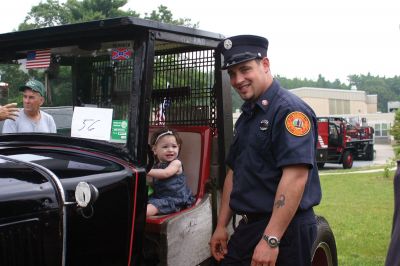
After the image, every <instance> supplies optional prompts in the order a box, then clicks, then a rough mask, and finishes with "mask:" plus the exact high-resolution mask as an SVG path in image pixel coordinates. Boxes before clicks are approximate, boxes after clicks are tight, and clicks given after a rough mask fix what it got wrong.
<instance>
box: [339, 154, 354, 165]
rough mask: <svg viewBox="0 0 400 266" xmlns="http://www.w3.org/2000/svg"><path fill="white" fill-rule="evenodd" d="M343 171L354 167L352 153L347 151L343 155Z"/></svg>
mask: <svg viewBox="0 0 400 266" xmlns="http://www.w3.org/2000/svg"><path fill="white" fill-rule="evenodd" d="M342 163H343V169H350V168H351V167H353V154H352V153H351V152H350V151H345V152H344V154H343V159H342Z"/></svg>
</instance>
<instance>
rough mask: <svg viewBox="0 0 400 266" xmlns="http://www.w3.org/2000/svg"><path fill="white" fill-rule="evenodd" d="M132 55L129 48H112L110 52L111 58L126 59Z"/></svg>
mask: <svg viewBox="0 0 400 266" xmlns="http://www.w3.org/2000/svg"><path fill="white" fill-rule="evenodd" d="M131 57H132V50H130V49H129V48H125V47H123V48H114V49H113V50H112V52H111V59H112V60H127V59H129V58H131Z"/></svg>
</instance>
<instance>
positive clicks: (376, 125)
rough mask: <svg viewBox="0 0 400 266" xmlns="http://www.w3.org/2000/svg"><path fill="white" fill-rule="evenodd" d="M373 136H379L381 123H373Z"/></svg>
mask: <svg viewBox="0 0 400 266" xmlns="http://www.w3.org/2000/svg"><path fill="white" fill-rule="evenodd" d="M374 129H375V136H376V137H380V136H381V124H375V128H374Z"/></svg>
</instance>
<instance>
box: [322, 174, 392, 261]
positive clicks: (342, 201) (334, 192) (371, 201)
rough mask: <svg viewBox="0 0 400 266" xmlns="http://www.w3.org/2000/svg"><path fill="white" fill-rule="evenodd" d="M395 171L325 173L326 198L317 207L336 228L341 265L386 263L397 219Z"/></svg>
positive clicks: (334, 230) (323, 187)
mask: <svg viewBox="0 0 400 266" xmlns="http://www.w3.org/2000/svg"><path fill="white" fill-rule="evenodd" d="M393 175H394V172H390V177H389V178H385V177H383V173H382V172H379V173H367V174H366V173H364V174H361V173H348V174H345V175H324V176H321V186H322V201H321V204H320V205H319V206H317V207H316V208H315V211H316V213H317V214H318V215H321V216H324V217H325V218H326V219H327V220H328V222H329V224H330V226H331V228H332V230H333V233H334V235H335V239H336V247H337V251H338V260H339V266H346V265H348V266H369V265H370V266H376V265H384V262H385V257H386V252H387V248H388V245H389V240H390V234H391V228H392V219H393V203H394V202H393V201H394V199H393Z"/></svg>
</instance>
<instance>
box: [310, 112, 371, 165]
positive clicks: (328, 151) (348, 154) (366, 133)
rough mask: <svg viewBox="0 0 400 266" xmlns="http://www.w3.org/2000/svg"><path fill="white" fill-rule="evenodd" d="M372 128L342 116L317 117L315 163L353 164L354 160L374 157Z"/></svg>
mask: <svg viewBox="0 0 400 266" xmlns="http://www.w3.org/2000/svg"><path fill="white" fill-rule="evenodd" d="M373 135H374V129H373V128H372V127H370V126H358V125H352V124H350V123H348V122H347V121H346V119H345V118H343V117H318V144H317V163H318V167H319V168H322V167H323V166H324V165H325V163H338V164H343V168H344V169H349V168H351V167H352V166H353V161H354V160H369V161H372V160H373V159H374V137H373Z"/></svg>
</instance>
